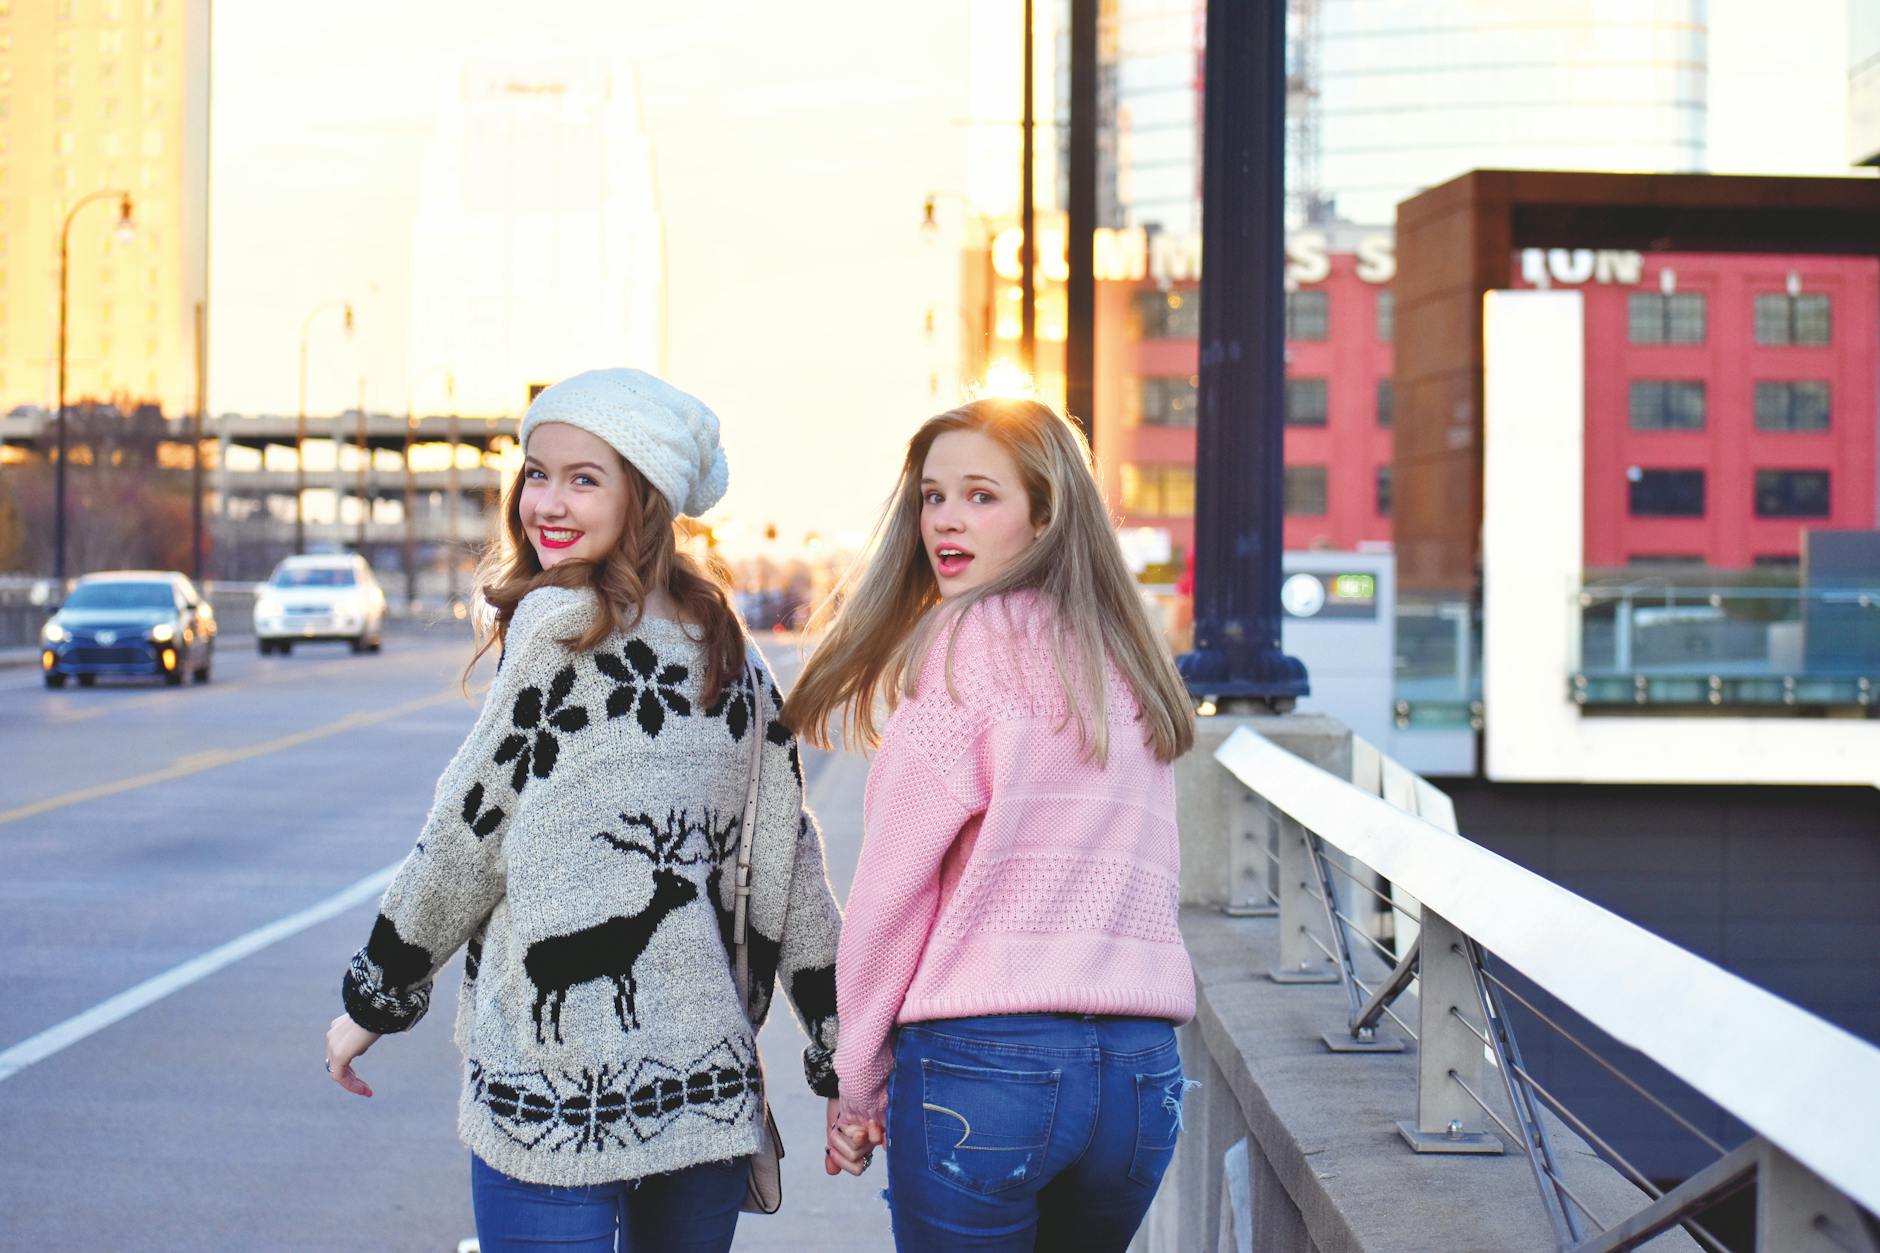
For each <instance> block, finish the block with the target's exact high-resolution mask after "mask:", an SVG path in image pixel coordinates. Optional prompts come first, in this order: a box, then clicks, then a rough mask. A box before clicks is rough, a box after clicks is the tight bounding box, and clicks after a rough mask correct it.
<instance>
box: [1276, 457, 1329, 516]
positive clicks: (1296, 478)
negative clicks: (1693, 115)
mask: <svg viewBox="0 0 1880 1253" xmlns="http://www.w3.org/2000/svg"><path fill="white" fill-rule="evenodd" d="M1324 513H1325V467H1324V466H1287V467H1286V516H1288V517H1302V518H1316V517H1320V516H1322V515H1323V514H1324Z"/></svg>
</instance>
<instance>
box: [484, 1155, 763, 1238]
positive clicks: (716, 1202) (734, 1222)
mask: <svg viewBox="0 0 1880 1253" xmlns="http://www.w3.org/2000/svg"><path fill="white" fill-rule="evenodd" d="M750 1169H751V1162H750V1159H749V1158H747V1157H740V1158H737V1159H735V1160H733V1161H728V1162H706V1163H704V1164H702V1165H698V1166H691V1167H688V1168H686V1169H685V1170H675V1171H673V1172H672V1173H671V1174H668V1175H649V1176H647V1177H646V1178H644V1179H623V1180H621V1181H619V1182H618V1183H597V1184H587V1185H583V1186H580V1187H572V1188H560V1187H554V1186H552V1185H550V1184H544V1183H525V1182H523V1181H522V1180H520V1179H512V1178H510V1177H509V1176H508V1175H505V1174H504V1173H503V1172H502V1171H500V1170H497V1169H496V1168H495V1167H494V1166H491V1165H490V1164H489V1163H488V1162H485V1161H484V1160H483V1159H482V1158H480V1157H478V1156H477V1155H476V1154H474V1153H472V1154H471V1155H470V1201H471V1204H472V1205H473V1206H474V1207H475V1209H476V1216H477V1241H478V1243H479V1244H481V1245H482V1248H483V1253H517V1251H519V1250H529V1249H549V1248H552V1249H556V1250H558V1251H561V1253H725V1251H726V1250H728V1249H729V1248H730V1247H731V1236H732V1233H733V1232H735V1231H736V1230H737V1226H738V1207H739V1206H740V1205H742V1204H743V1203H744V1182H745V1177H746V1176H747V1175H748V1174H749V1173H750Z"/></svg>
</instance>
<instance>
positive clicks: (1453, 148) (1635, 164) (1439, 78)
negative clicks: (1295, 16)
mask: <svg viewBox="0 0 1880 1253" xmlns="http://www.w3.org/2000/svg"><path fill="white" fill-rule="evenodd" d="M1316 7H1317V8H1318V16H1317V21H1318V25H1319V30H1318V32H1317V38H1318V41H1319V42H1318V50H1317V51H1318V56H1317V75H1316V77H1317V85H1318V100H1317V105H1318V111H1319V118H1318V129H1319V135H1320V145H1321V147H1320V158H1319V159H1320V178H1321V180H1322V182H1321V190H1322V193H1323V194H1324V195H1326V196H1328V197H1330V199H1331V200H1332V202H1333V204H1334V206H1335V208H1336V211H1337V214H1338V216H1339V217H1342V218H1344V219H1346V220H1348V221H1357V222H1388V221H1391V220H1392V219H1393V218H1394V216H1395V214H1396V207H1397V204H1398V202H1399V201H1401V200H1404V199H1406V198H1407V197H1409V196H1412V195H1414V194H1416V193H1417V192H1419V191H1421V190H1423V189H1424V188H1426V187H1432V186H1435V185H1436V184H1438V183H1442V182H1446V181H1448V180H1449V179H1451V178H1454V177H1455V176H1457V175H1458V174H1462V173H1465V172H1467V171H1469V170H1472V169H1528V170H1533V169H1562V170H1611V171H1617V172H1622V173H1639V172H1666V173H1680V172H1696V171H1701V170H1703V169H1704V168H1705V150H1704V135H1705V123H1706V116H1707V115H1706V108H1707V97H1708V90H1707V78H1708V55H1709V54H1708V48H1707V29H1708V28H1707V20H1708V19H1707V15H1706V8H1707V5H1706V0H1521V3H1520V4H1508V3H1506V0H1316Z"/></svg>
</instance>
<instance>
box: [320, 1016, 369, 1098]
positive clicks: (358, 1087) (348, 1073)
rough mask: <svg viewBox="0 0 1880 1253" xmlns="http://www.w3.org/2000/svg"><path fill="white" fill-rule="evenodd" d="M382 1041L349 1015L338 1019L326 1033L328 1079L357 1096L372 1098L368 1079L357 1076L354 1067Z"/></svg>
mask: <svg viewBox="0 0 1880 1253" xmlns="http://www.w3.org/2000/svg"><path fill="white" fill-rule="evenodd" d="M378 1038H379V1033H378V1032H376V1031H367V1030H366V1029H365V1028H364V1027H362V1026H360V1025H359V1024H358V1023H356V1022H354V1021H353V1020H352V1018H351V1017H350V1016H349V1015H346V1014H341V1015H340V1016H339V1017H338V1018H335V1019H334V1020H333V1025H332V1026H330V1027H328V1028H327V1029H326V1074H327V1078H329V1079H331V1080H332V1081H333V1082H334V1083H337V1084H338V1085H339V1086H340V1087H342V1088H345V1089H346V1090H347V1091H348V1092H351V1093H353V1094H354V1095H355V1096H371V1095H372V1089H371V1088H369V1087H367V1086H366V1081H365V1080H364V1079H361V1078H360V1077H359V1076H358V1075H357V1074H355V1073H353V1068H352V1064H353V1061H354V1059H355V1058H357V1057H358V1056H359V1055H360V1054H361V1053H363V1052H365V1051H366V1050H367V1049H369V1048H371V1047H372V1044H373V1041H375V1040H377V1039H378Z"/></svg>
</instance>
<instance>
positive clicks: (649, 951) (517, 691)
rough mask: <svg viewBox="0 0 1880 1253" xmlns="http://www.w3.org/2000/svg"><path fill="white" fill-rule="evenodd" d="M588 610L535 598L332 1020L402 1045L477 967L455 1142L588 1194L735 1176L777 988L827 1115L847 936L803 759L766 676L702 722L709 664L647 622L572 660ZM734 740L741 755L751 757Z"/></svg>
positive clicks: (551, 591)
mask: <svg viewBox="0 0 1880 1253" xmlns="http://www.w3.org/2000/svg"><path fill="white" fill-rule="evenodd" d="M592 614H593V603H592V601H591V599H590V597H589V594H588V593H585V592H577V591H571V590H567V589H561V588H544V589H541V590H538V591H536V592H533V593H531V594H530V595H529V596H528V597H527V598H526V599H525V600H524V601H523V603H522V604H521V605H520V606H519V607H518V608H517V611H516V614H515V616H514V618H513V620H512V621H511V623H510V629H509V634H508V639H507V647H506V650H505V654H504V658H503V662H502V664H501V666H500V668H499V669H498V672H497V675H496V678H495V681H494V682H493V684H492V686H491V689H490V691H489V693H488V695H487V696H486V698H485V701H484V706H483V711H482V714H481V716H480V717H479V718H478V721H477V725H476V727H475V729H474V730H472V732H471V733H470V736H469V738H468V739H467V740H466V741H465V742H464V745H463V747H462V748H461V749H459V750H458V753H457V755H456V757H455V758H454V759H453V760H452V762H451V764H450V766H449V767H448V768H447V769H446V770H445V772H444V775H443V777H442V778H441V779H440V780H439V783H438V788H437V799H436V801H435V803H434V804H433V807H432V811H431V814H430V816H429V818H428V819H427V820H426V822H425V825H424V830H423V832H422V834H421V836H420V839H419V841H418V843H417V846H416V848H414V850H413V852H412V853H411V855H410V856H409V857H408V858H406V860H405V863H404V864H403V866H401V867H400V869H399V871H398V873H397V874H396V875H395V876H394V878H393V880H392V883H391V885H390V886H389V887H388V888H387V889H386V892H385V896H384V898H383V900H382V901H381V902H380V906H379V917H378V918H377V920H376V921H375V922H374V924H373V928H372V933H371V936H370V937H369V938H368V940H367V942H366V944H365V946H364V947H363V948H362V949H360V950H359V952H358V953H357V954H356V955H355V956H354V957H353V959H352V961H351V963H350V965H349V966H348V968H347V971H346V976H345V979H344V981H343V987H342V997H343V1000H344V1003H345V1006H346V1010H347V1012H348V1013H349V1014H351V1015H352V1017H353V1019H354V1021H356V1022H358V1023H359V1025H360V1026H362V1027H365V1028H367V1029H368V1030H372V1031H377V1032H381V1033H387V1032H394V1031H403V1030H407V1029H409V1028H410V1027H412V1026H413V1025H415V1024H416V1023H417V1021H418V1020H419V1019H420V1018H422V1017H423V1016H424V1013H425V1012H426V1010H427V1009H428V1008H429V1005H430V994H431V985H432V980H433V979H434V978H435V976H436V973H437V971H438V970H439V968H441V966H442V965H443V964H444V962H445V961H446V960H448V958H449V957H450V955H451V954H452V953H454V952H455V951H456V950H457V949H458V948H460V947H465V946H466V945H467V946H468V947H467V951H466V954H465V963H464V982H463V990H462V994H461V997H460V1000H459V1008H458V1017H457V1024H456V1037H457V1043H458V1045H459V1047H460V1048H461V1049H462V1051H463V1054H464V1057H465V1060H466V1062H467V1063H468V1066H467V1076H466V1081H465V1084H464V1089H463V1096H462V1099H461V1101H460V1104H459V1117H458V1128H459V1132H460V1133H461V1135H462V1137H463V1139H464V1142H465V1143H466V1144H468V1145H469V1147H470V1148H471V1149H473V1150H474V1151H475V1152H476V1153H477V1154H478V1155H479V1156H481V1157H482V1158H483V1159H484V1160H485V1161H487V1162H489V1163H490V1164H491V1165H492V1166H494V1167H496V1168H497V1169H498V1170H500V1171H502V1172H504V1173H505V1174H508V1175H511V1176H513V1177H515V1178H518V1179H525V1180H529V1181H532V1182H537V1183H547V1184H561V1185H577V1184H587V1183H600V1182H606V1181H610V1180H617V1179H631V1178H638V1177H640V1176H643V1175H648V1174H656V1173H661V1172H665V1171H671V1170H678V1169H682V1168H684V1167H686V1166H690V1165H695V1164H697V1163H699V1162H706V1161H719V1160H724V1159H727V1158H732V1157H738V1156H742V1155H744V1154H747V1153H750V1152H751V1151H752V1149H753V1148H754V1147H755V1144H756V1136H755V1120H756V1119H757V1118H758V1117H759V1114H760V1112H761V1110H762V1092H761V1077H760V1074H759V1071H758V1069H757V1064H756V1056H757V1054H756V1044H755V1032H756V1028H757V1027H761V1026H762V1024H763V1022H764V1020H765V1018H766V1017H767V1015H768V1013H769V1009H770V1004H771V999H772V994H773V988H774V987H776V986H777V985H781V987H782V989H783V991H784V993H785V995H786V996H787V997H788V999H789V1001H790V1003H791V1005H792V1007H793V1009H794V1010H795V1011H796V1014H797V1017H798V1018H799V1020H800V1022H801V1023H802V1025H803V1027H804V1030H805V1033H806V1035H807V1036H808V1037H809V1041H810V1043H809V1047H808V1048H807V1049H806V1050H805V1052H804V1067H805V1072H806V1075H807V1077H808V1079H809V1081H810V1085H811V1086H812V1087H813V1088H814V1089H815V1090H816V1091H818V1092H819V1093H821V1094H822V1095H825V1096H829V1095H834V1093H835V1075H834V1070H833V1054H834V1050H835V1045H836V1015H835V967H834V962H835V951H836V939H837V933H838V930H839V928H840V924H841V918H840V914H839V913H838V911H837V909H836V905H835V900H834V897H833V895H832V894H831V892H830V889H829V882H828V876H827V872H826V869H825V866H824V862H823V850H822V837H821V833H820V831H819V830H818V829H817V826H816V823H815V820H814V818H813V817H812V816H811V815H810V814H809V812H808V810H807V809H806V808H805V806H804V797H803V784H802V779H801V768H800V765H799V763H798V760H797V757H796V744H795V740H794V738H793V737H791V736H790V734H789V732H788V730H787V729H785V728H784V727H783V724H782V723H781V721H780V720H779V713H778V711H779V709H780V708H781V699H780V697H781V694H780V693H779V692H778V691H777V689H776V685H775V683H774V681H773V680H771V678H770V676H769V673H768V670H767V668H765V667H764V665H763V663H762V659H761V657H758V656H756V654H755V649H753V659H754V660H755V661H756V662H757V665H758V670H759V675H760V684H761V685H762V687H763V688H764V689H765V690H764V693H763V695H764V696H766V697H768V698H769V699H767V700H765V699H758V693H756V692H753V691H751V689H750V686H749V684H745V683H740V684H738V685H737V686H738V689H739V691H738V693H737V695H738V698H739V699H741V702H742V705H741V713H742V715H743V716H742V718H740V719H736V720H735V721H738V722H741V723H742V724H743V725H741V726H733V725H732V723H733V722H734V719H733V718H732V717H731V716H730V715H731V712H732V706H733V705H734V703H736V702H735V701H733V700H727V699H724V698H721V699H720V700H718V701H716V702H714V704H713V707H712V708H711V709H706V708H704V702H703V700H702V699H701V695H702V693H701V692H700V690H699V688H700V684H699V681H698V678H697V676H699V675H700V674H701V673H702V671H703V669H704V666H703V661H704V658H703V650H702V647H701V646H700V645H699V644H698V643H697V642H696V641H695V640H693V639H692V638H691V637H690V636H689V635H688V634H687V633H686V631H685V629H684V628H683V627H681V626H680V625H679V624H677V623H673V622H669V621H666V620H663V619H654V618H647V619H644V620H642V621H641V622H640V623H638V624H636V625H635V626H634V627H633V628H632V629H631V630H629V631H626V632H623V633H621V634H620V635H618V636H616V637H614V638H613V639H611V640H608V641H606V642H604V643H603V644H602V645H600V646H599V647H598V648H596V649H594V650H591V651H589V652H585V653H578V654H571V653H570V652H569V651H568V650H567V649H566V648H565V647H564V646H563V645H562V644H561V643H559V641H561V640H564V639H570V638H573V637H574V636H576V635H578V634H579V633H580V632H581V630H582V629H584V628H585V627H586V625H587V624H588V623H589V622H591V621H592ZM753 726H756V727H758V728H760V729H761V730H762V733H763V734H764V736H765V745H766V747H765V749H764V764H763V776H762V780H761V787H760V791H759V798H758V815H757V834H756V839H755V842H754V845H753V858H752V860H753V872H752V887H753V892H752V896H751V901H750V916H749V923H750V925H749V929H748V933H747V943H748V945H749V948H750V957H751V988H750V993H751V994H750V1003H749V1005H748V1006H741V1005H739V1003H738V996H737V990H736V987H735V984H734V982H733V979H732V975H731V968H730V958H729V947H730V918H731V908H732V893H731V886H732V879H733V875H732V873H731V871H732V865H733V863H734V862H735V860H736V855H737V847H738V837H739V827H740V825H741V822H742V813H743V806H744V794H745V788H746V781H747V772H748V770H749V763H750V750H749V741H748V739H746V735H747V734H748V733H749V732H750V731H751V729H752V728H753ZM740 740H743V741H744V743H742V744H740V742H739V741H740Z"/></svg>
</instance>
